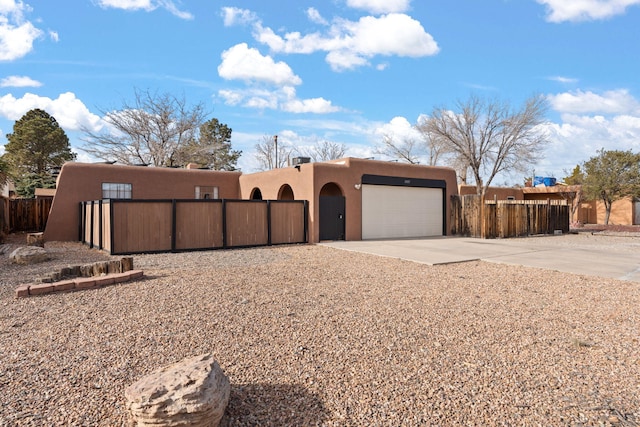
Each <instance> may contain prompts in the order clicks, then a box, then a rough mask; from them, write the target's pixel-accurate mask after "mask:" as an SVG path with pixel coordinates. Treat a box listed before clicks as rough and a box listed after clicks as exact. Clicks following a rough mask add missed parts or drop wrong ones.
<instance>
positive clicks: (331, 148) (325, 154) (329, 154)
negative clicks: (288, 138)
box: [294, 140, 347, 162]
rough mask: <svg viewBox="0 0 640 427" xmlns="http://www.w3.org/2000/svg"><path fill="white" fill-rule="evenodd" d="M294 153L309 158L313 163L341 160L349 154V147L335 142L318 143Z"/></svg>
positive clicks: (298, 149)
mask: <svg viewBox="0 0 640 427" xmlns="http://www.w3.org/2000/svg"><path fill="white" fill-rule="evenodd" d="M294 151H295V152H296V153H298V154H300V155H301V156H304V157H309V158H310V159H311V161H312V162H324V161H327V160H335V159H341V158H343V157H344V155H345V153H346V152H347V146H346V145H344V144H341V143H338V142H333V141H327V140H323V141H316V142H315V144H314V145H313V146H312V147H308V148H307V147H298V148H296V149H294Z"/></svg>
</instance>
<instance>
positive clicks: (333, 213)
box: [318, 182, 346, 240]
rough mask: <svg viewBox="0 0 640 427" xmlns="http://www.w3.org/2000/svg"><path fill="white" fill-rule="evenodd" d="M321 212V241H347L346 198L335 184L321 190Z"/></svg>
mask: <svg viewBox="0 0 640 427" xmlns="http://www.w3.org/2000/svg"><path fill="white" fill-rule="evenodd" d="M318 205H319V206H318V207H319V211H320V217H319V219H320V235H319V238H320V240H344V239H345V219H346V218H345V217H346V215H345V214H346V209H345V197H344V193H343V192H342V189H341V188H340V187H339V186H338V184H336V183H335V182H329V183H327V184H325V185H324V186H323V187H322V189H320V196H319V198H318Z"/></svg>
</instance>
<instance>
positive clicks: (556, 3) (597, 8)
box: [537, 0, 640, 23]
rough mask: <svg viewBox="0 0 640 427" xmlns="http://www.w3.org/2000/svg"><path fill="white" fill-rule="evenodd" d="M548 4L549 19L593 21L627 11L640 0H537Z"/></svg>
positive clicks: (557, 20) (556, 20)
mask: <svg viewBox="0 0 640 427" xmlns="http://www.w3.org/2000/svg"><path fill="white" fill-rule="evenodd" d="M537 2H538V3H540V4H543V5H545V6H546V9H547V18H546V19H547V21H549V22H556V23H558V22H564V21H591V20H598V19H607V18H611V17H613V16H616V15H621V14H623V13H625V12H626V10H627V8H628V7H629V6H633V5H638V4H640V0H537Z"/></svg>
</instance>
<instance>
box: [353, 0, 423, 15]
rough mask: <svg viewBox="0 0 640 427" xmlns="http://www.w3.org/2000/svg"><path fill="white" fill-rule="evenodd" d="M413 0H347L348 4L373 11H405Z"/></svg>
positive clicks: (355, 7)
mask: <svg viewBox="0 0 640 427" xmlns="http://www.w3.org/2000/svg"><path fill="white" fill-rule="evenodd" d="M410 2H411V0H347V6H349V7H352V8H354V9H361V10H366V11H368V12H371V13H390V12H405V11H406V10H407V9H409V3H410Z"/></svg>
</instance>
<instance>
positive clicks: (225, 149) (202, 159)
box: [183, 118, 242, 171]
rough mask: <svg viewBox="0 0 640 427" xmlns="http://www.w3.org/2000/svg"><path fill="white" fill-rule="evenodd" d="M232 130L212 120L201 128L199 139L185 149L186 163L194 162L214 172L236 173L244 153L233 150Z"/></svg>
mask: <svg viewBox="0 0 640 427" xmlns="http://www.w3.org/2000/svg"><path fill="white" fill-rule="evenodd" d="M231 132H232V129H231V128H230V127H229V126H227V125H225V124H224V123H220V121H218V119H215V118H214V119H211V120H209V121H207V122H205V123H203V124H202V125H201V126H200V135H199V137H198V139H197V140H196V141H194V142H192V143H190V144H188V145H187V146H186V147H185V150H184V155H183V157H184V160H185V163H188V162H193V163H197V164H199V165H202V166H206V167H208V168H210V169H213V170H224V171H234V170H236V164H237V163H238V158H239V157H240V155H241V154H242V151H237V150H232V149H231Z"/></svg>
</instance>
